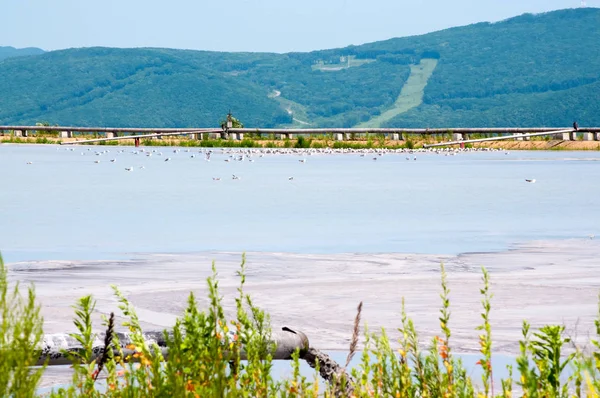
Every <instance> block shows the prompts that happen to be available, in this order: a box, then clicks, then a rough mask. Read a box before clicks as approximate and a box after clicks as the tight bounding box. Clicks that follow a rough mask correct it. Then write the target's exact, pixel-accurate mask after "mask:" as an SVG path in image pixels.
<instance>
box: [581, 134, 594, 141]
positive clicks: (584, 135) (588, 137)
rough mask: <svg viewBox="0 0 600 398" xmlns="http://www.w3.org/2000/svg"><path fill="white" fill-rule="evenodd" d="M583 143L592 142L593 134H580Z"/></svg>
mask: <svg viewBox="0 0 600 398" xmlns="http://www.w3.org/2000/svg"><path fill="white" fill-rule="evenodd" d="M581 135H582V136H583V140H584V141H594V138H595V137H594V133H581Z"/></svg>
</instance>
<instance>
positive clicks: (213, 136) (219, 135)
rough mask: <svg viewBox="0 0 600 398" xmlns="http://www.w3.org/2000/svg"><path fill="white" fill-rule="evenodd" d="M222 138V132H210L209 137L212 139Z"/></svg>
mask: <svg viewBox="0 0 600 398" xmlns="http://www.w3.org/2000/svg"><path fill="white" fill-rule="evenodd" d="M219 138H221V133H208V139H210V140H218V139H219Z"/></svg>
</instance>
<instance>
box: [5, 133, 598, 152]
mask: <svg viewBox="0 0 600 398" xmlns="http://www.w3.org/2000/svg"><path fill="white" fill-rule="evenodd" d="M87 138H90V137H78V138H61V139H59V138H56V137H47V136H40V137H35V136H34V137H24V138H21V137H19V138H12V137H10V136H0V145H9V144H28V145H29V144H36V145H57V144H60V143H61V142H75V141H77V140H79V139H87ZM297 141H298V140H297V139H279V140H274V139H273V140H272V139H265V138H246V139H244V140H239V141H234V140H220V139H214V140H212V139H209V140H192V139H189V138H164V139H160V140H159V139H152V140H143V142H142V145H141V146H142V147H154V146H161V147H162V146H181V147H199V148H220V147H229V148H294V145H295V144H296V143H297ZM305 141H309V143H308V145H309V147H310V148H315V149H325V148H339V149H342V148H348V149H353V148H354V149H400V148H409V147H414V149H421V148H422V147H423V144H432V143H436V142H442V141H437V140H415V139H412V138H410V139H409V140H407V141H390V140H381V139H378V138H374V139H372V140H371V141H367V140H345V141H335V140H333V139H316V138H306V139H305ZM112 142H114V144H112V143H111V144H109V143H104V142H103V143H100V144H86V145H94V146H100V147H102V146H134V141H133V140H119V141H112ZM369 142H370V144H369ZM409 142H410V144H409ZM309 147H305V149H308V148H309ZM448 147H449V148H459V146H458V145H451V146H448ZM467 147H468V148H477V149H482V148H490V149H504V150H511V151H534V150H536V151H600V141H562V140H548V141H546V140H543V139H540V138H538V139H535V138H533V139H531V140H530V141H517V140H514V141H513V140H511V141H509V140H502V141H490V142H482V143H473V144H467ZM409 149H410V148H409ZM430 150H435V148H430Z"/></svg>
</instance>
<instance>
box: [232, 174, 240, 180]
mask: <svg viewBox="0 0 600 398" xmlns="http://www.w3.org/2000/svg"><path fill="white" fill-rule="evenodd" d="M231 179H232V180H239V179H240V177H238V176H236V175H235V174H232V176H231Z"/></svg>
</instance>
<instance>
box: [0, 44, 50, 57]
mask: <svg viewBox="0 0 600 398" xmlns="http://www.w3.org/2000/svg"><path fill="white" fill-rule="evenodd" d="M43 53H44V50H42V49H41V48H35V47H28V48H14V47H2V46H0V60H3V59H5V58H11V57H19V56H23V55H38V54H43Z"/></svg>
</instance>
